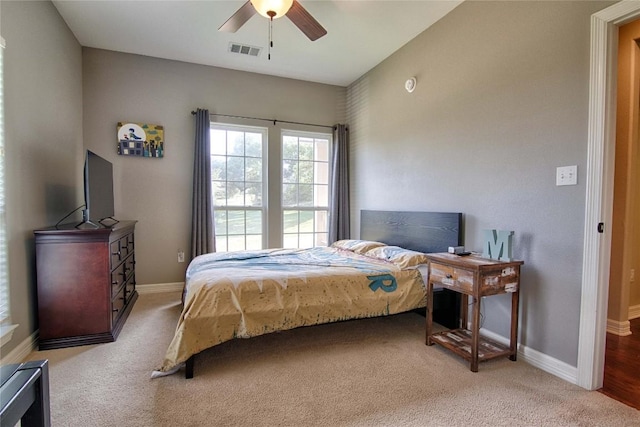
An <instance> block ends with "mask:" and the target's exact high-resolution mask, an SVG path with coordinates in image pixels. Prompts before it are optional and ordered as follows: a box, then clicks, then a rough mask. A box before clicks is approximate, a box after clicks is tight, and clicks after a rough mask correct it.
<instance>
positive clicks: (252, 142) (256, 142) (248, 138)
mask: <svg viewBox="0 0 640 427" xmlns="http://www.w3.org/2000/svg"><path fill="white" fill-rule="evenodd" d="M245 156H247V157H260V158H261V157H262V134H260V133H249V132H247V133H245Z"/></svg>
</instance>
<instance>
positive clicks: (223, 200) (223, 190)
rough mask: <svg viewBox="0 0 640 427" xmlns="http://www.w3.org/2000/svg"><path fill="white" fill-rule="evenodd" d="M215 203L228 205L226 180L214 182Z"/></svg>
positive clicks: (215, 204) (216, 204)
mask: <svg viewBox="0 0 640 427" xmlns="http://www.w3.org/2000/svg"><path fill="white" fill-rule="evenodd" d="M212 185H213V205H214V206H226V205H227V184H226V183H225V182H224V181H214V182H213V184H212Z"/></svg>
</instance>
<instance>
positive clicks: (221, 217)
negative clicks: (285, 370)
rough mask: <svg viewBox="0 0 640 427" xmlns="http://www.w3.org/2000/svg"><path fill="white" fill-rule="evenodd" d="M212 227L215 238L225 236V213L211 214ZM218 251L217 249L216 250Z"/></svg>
mask: <svg viewBox="0 0 640 427" xmlns="http://www.w3.org/2000/svg"><path fill="white" fill-rule="evenodd" d="M213 221H214V227H215V230H216V236H218V235H220V236H223V235H224V236H226V235H227V211H215V212H214V213H213ZM216 249H218V248H216Z"/></svg>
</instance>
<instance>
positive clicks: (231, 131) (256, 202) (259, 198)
mask: <svg viewBox="0 0 640 427" xmlns="http://www.w3.org/2000/svg"><path fill="white" fill-rule="evenodd" d="M266 141H267V130H266V129H264V128H255V127H247V126H234V125H219V124H213V123H212V125H211V179H212V181H213V190H212V191H213V197H214V224H215V225H214V226H215V233H216V250H217V251H220V252H224V251H237V250H245V249H262V248H263V247H264V246H265V235H266V233H265V224H266V221H265V215H266V209H265V206H266V203H265V199H266V197H265V195H266V186H265V184H266V180H265V179H264V177H265V176H266V174H265V167H266V162H265V156H264V152H265V149H264V147H265V145H266Z"/></svg>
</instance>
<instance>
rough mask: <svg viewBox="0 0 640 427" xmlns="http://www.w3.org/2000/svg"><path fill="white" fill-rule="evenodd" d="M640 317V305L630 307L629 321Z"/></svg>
mask: <svg viewBox="0 0 640 427" xmlns="http://www.w3.org/2000/svg"><path fill="white" fill-rule="evenodd" d="M638 317H640V305H632V306H629V320H632V319H637V318H638Z"/></svg>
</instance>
